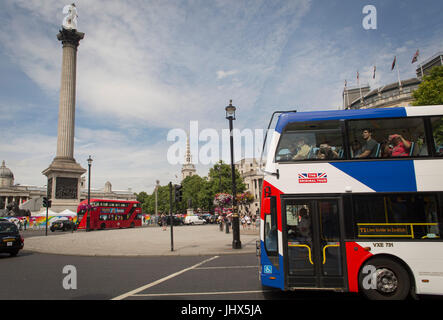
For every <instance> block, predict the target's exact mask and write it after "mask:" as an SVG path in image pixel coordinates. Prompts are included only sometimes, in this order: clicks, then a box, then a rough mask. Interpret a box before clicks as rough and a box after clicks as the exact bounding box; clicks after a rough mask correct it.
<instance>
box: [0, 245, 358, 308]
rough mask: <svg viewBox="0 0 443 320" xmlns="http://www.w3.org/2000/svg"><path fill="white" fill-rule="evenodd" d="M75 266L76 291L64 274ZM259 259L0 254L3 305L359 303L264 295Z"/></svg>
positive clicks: (314, 296)
mask: <svg viewBox="0 0 443 320" xmlns="http://www.w3.org/2000/svg"><path fill="white" fill-rule="evenodd" d="M67 265H71V266H74V267H75V269H76V274H77V283H76V284H77V288H76V289H70V290H66V289H65V288H64V287H63V280H64V278H65V277H66V276H68V275H70V274H68V273H63V268H64V267H65V266H67ZM257 265H258V263H257V257H256V256H255V254H250V253H249V254H237V255H209V256H155V257H85V256H64V255H53V254H42V253H35V252H30V251H26V250H24V251H22V252H21V253H20V254H19V255H18V256H17V257H14V258H10V257H9V256H8V255H0V283H1V284H2V286H1V289H0V300H5V299H6V300H7V299H13V300H16V299H28V300H35V299H38V300H47V299H49V300H54V299H62V300H65V299H82V300H90V299H92V300H97V299H98V300H110V299H117V300H139V299H143V300H168V299H173V300H265V299H271V300H282V299H298V300H304V299H315V300H318V299H320V300H322V299H323V300H325V299H331V297H332V298H336V299H343V298H346V299H351V300H354V299H359V298H360V297H359V296H356V295H349V294H348V295H343V294H338V293H332V292H316V293H312V292H304V293H297V294H293V293H290V292H287V293H281V292H274V291H263V290H262V287H261V285H260V283H259V281H258V267H257Z"/></svg>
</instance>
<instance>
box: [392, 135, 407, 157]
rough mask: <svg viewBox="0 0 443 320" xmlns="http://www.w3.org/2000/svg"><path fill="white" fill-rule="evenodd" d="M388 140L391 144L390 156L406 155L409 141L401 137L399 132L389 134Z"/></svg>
mask: <svg viewBox="0 0 443 320" xmlns="http://www.w3.org/2000/svg"><path fill="white" fill-rule="evenodd" d="M389 141H390V142H391V143H392V144H393V147H392V152H391V156H392V157H407V156H409V150H410V149H411V143H410V142H409V141H408V140H406V139H405V138H403V136H402V135H400V134H392V135H390V136H389Z"/></svg>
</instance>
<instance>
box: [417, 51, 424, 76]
mask: <svg viewBox="0 0 443 320" xmlns="http://www.w3.org/2000/svg"><path fill="white" fill-rule="evenodd" d="M417 61H418V63H419V64H420V70H421V77H422V78H423V76H424V74H423V65H422V64H421V61H420V54H419V55H418V56H417Z"/></svg>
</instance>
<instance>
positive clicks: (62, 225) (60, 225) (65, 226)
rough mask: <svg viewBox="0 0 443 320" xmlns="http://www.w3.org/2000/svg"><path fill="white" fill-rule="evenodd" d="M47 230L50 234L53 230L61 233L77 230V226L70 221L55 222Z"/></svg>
mask: <svg viewBox="0 0 443 320" xmlns="http://www.w3.org/2000/svg"><path fill="white" fill-rule="evenodd" d="M49 229H50V230H51V231H52V232H54V231H55V230H62V231H67V230H77V224H76V223H74V222H73V221H71V220H56V221H54V222H53V223H52V225H51V227H50V228H49Z"/></svg>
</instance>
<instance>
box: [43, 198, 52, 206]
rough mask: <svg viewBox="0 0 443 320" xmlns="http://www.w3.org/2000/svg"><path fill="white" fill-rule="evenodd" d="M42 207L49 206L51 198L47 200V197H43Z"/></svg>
mask: <svg viewBox="0 0 443 320" xmlns="http://www.w3.org/2000/svg"><path fill="white" fill-rule="evenodd" d="M43 207H45V208H51V200H49V199H48V198H47V197H43Z"/></svg>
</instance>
